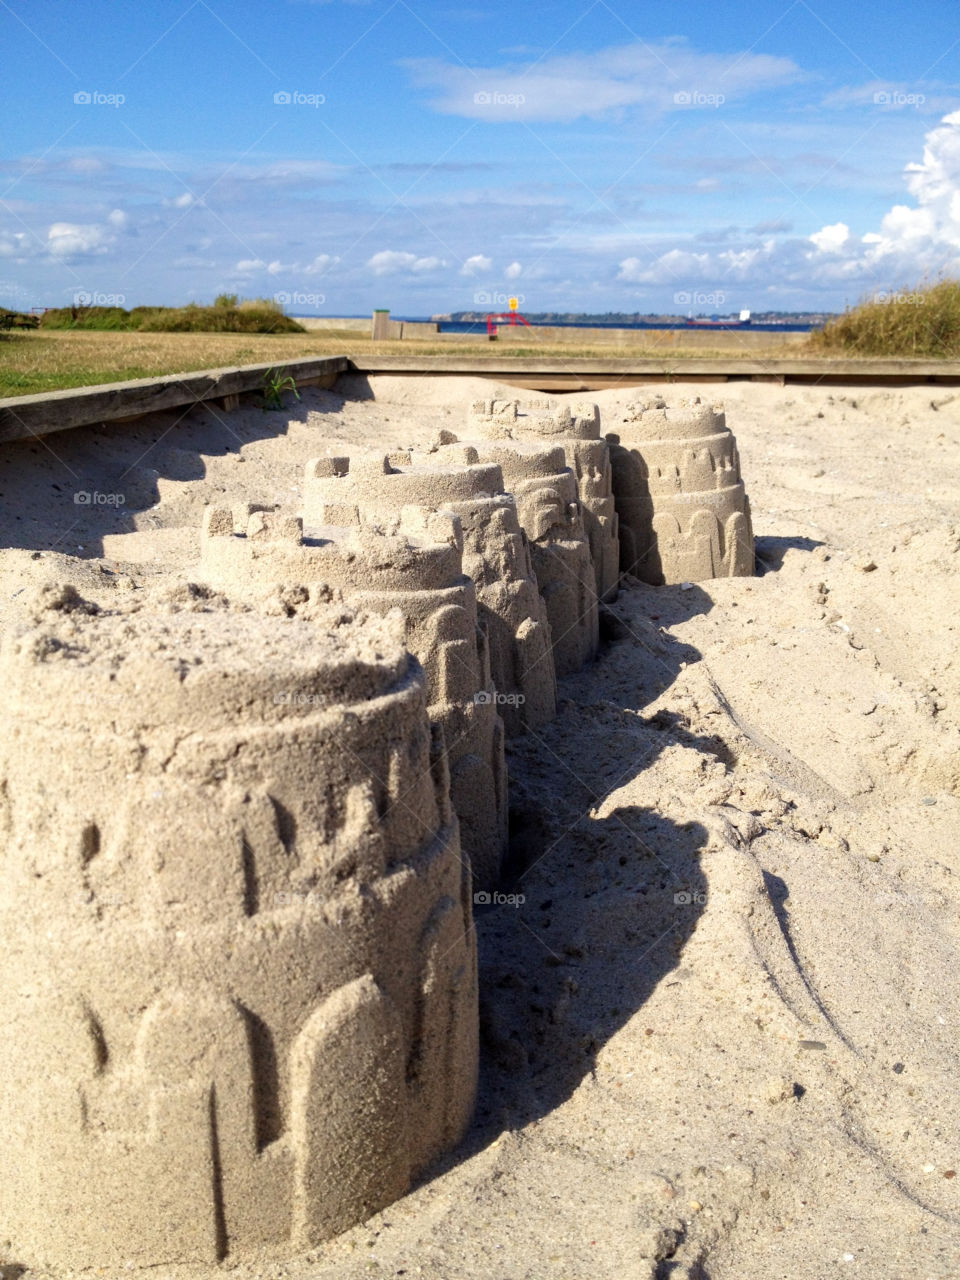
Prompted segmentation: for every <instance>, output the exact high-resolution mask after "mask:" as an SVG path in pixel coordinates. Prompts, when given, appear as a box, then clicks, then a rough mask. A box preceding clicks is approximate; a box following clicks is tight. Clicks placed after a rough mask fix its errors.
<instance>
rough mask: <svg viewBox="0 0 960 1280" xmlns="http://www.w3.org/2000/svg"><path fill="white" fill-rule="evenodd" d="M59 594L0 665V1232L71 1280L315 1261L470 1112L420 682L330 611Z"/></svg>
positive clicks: (454, 905) (464, 893)
mask: <svg viewBox="0 0 960 1280" xmlns="http://www.w3.org/2000/svg"><path fill="white" fill-rule="evenodd" d="M59 603H60V606H61V611H60V612H59V613H57V614H53V613H49V614H45V615H43V617H42V620H41V622H40V625H39V626H38V627H37V628H36V629H35V630H33V631H30V632H27V633H24V634H22V635H21V636H20V637H19V638H17V639H16V640H14V641H8V643H7V644H6V645H5V647H4V649H3V652H2V655H0V666H2V671H3V679H2V682H0V683H2V695H0V696H2V699H3V713H4V723H5V725H6V728H7V733H6V736H5V742H4V746H3V755H2V777H3V783H2V792H0V800H2V810H0V816H2V821H3V825H4V828H5V840H6V846H7V850H8V857H7V862H6V867H5V871H4V876H3V881H2V885H0V922H2V928H3V939H4V946H3V952H2V958H0V966H2V971H3V981H2V982H0V1016H2V1025H3V1028H4V1035H3V1037H2V1041H0V1061H2V1066H0V1069H2V1072H3V1080H4V1087H3V1091H2V1100H0V1145H2V1148H3V1167H4V1176H3V1179H2V1181H0V1219H2V1221H3V1224H4V1235H5V1236H6V1237H9V1239H10V1240H11V1241H12V1246H11V1247H12V1249H13V1250H14V1253H15V1255H16V1256H17V1257H22V1258H23V1259H24V1260H29V1261H30V1262H31V1263H36V1264H37V1265H47V1266H50V1267H53V1268H56V1269H58V1270H59V1269H67V1268H88V1267H89V1268H92V1267H97V1266H116V1267H119V1266H122V1265H123V1264H125V1263H129V1264H131V1265H134V1266H136V1265H148V1266H158V1267H161V1268H162V1267H163V1266H165V1265H171V1264H173V1263H175V1262H203V1263H208V1264H209V1263H216V1262H217V1261H218V1260H221V1259H230V1260H235V1259H236V1260H242V1259H245V1258H254V1257H259V1256H261V1255H262V1254H266V1255H272V1256H277V1255H280V1256H282V1255H284V1254H289V1253H292V1252H294V1251H302V1250H303V1249H306V1248H308V1247H310V1246H311V1245H314V1244H316V1243H317V1242H319V1241H322V1240H324V1239H326V1238H328V1237H330V1236H332V1235H334V1234H336V1233H337V1232H339V1231H342V1230H343V1229H345V1228H346V1227H349V1226H351V1225H352V1224H353V1223H356V1222H358V1221H360V1220H362V1219H363V1218H365V1217H366V1216H368V1215H369V1214H370V1213H371V1212H373V1211H375V1210H377V1209H379V1208H381V1207H383V1206H384V1205H386V1204H388V1203H389V1202H390V1201H391V1200H393V1199H394V1198H396V1197H397V1196H399V1195H401V1194H402V1193H403V1192H404V1191H405V1189H406V1188H407V1186H408V1185H409V1182H410V1179H411V1176H412V1175H414V1174H415V1173H416V1171H417V1170H419V1169H421V1168H422V1167H423V1166H424V1165H425V1164H426V1163H427V1162H428V1161H429V1160H430V1159H431V1158H432V1157H434V1156H436V1155H437V1154H438V1153H439V1152H441V1151H443V1150H444V1149H446V1148H449V1147H450V1146H451V1145H452V1144H454V1143H455V1142H456V1141H457V1139H458V1137H459V1136H460V1135H461V1133H462V1132H463V1130H464V1128H465V1126H466V1124H467V1121H468V1118H469V1116H470V1112H471V1108H472V1100H473V1094H474V1085H475V1072H476V1060H477V1031H476V1026H477V1011H476V985H475V984H476V976H475V975H476V969H475V944H474V934H473V927H472V922H471V907H470V893H469V883H468V877H466V876H465V875H464V872H463V862H462V860H461V857H460V852H459V847H458V841H457V824H456V821H455V819H454V817H453V814H452V811H451V809H450V805H449V798H448V792H447V776H446V765H445V759H444V757H443V754H442V751H438V750H437V748H436V744H435V743H434V741H433V734H432V731H431V728H430V724H429V720H428V716H427V705H426V696H425V685H424V678H423V673H422V671H421V669H420V668H419V666H418V664H417V663H416V662H415V661H414V660H413V659H412V658H410V657H409V655H408V654H407V652H406V651H405V649H404V646H403V642H402V636H401V635H400V634H399V632H398V628H397V627H396V626H395V625H394V624H393V623H392V622H387V621H384V620H383V619H380V618H374V619H372V620H371V619H364V618H360V619H355V618H351V617H349V615H347V614H346V613H345V612H344V611H343V610H342V609H340V610H339V611H337V613H336V614H335V615H334V616H333V617H332V618H331V620H330V623H329V624H328V625H321V624H316V625H314V624H311V623H308V622H305V621H301V620H298V619H283V618H264V617H260V616H258V615H256V614H254V613H247V614H236V613H230V612H226V611H223V612H206V613H187V612H183V613H172V614H167V615H159V614H146V613H139V614H132V615H128V616H120V615H115V614H114V615H103V614H100V615H92V616H91V615H90V614H89V613H86V612H84V611H83V609H82V607H80V608H78V607H77V604H78V602H77V600H76V598H75V596H74V598H73V600H71V599H70V595H69V589H68V591H67V592H65V593H64V595H63V596H62V597H61V600H60V602H59ZM80 603H81V605H82V602H80ZM158 1274H159V1273H158Z"/></svg>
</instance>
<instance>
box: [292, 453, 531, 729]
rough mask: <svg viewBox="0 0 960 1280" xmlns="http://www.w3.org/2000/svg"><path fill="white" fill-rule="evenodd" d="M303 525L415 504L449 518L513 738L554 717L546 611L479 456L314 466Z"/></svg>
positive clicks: (501, 496)
mask: <svg viewBox="0 0 960 1280" xmlns="http://www.w3.org/2000/svg"><path fill="white" fill-rule="evenodd" d="M303 493H304V523H305V525H306V527H307V528H308V529H310V528H311V527H315V526H327V525H331V524H333V525H338V524H355V523H358V522H359V520H360V516H361V513H362V514H363V516H364V518H365V519H367V520H370V521H372V520H376V519H378V518H380V519H382V518H383V517H384V516H387V515H393V516H396V515H397V514H398V513H399V512H400V511H401V510H402V509H403V507H405V506H407V505H409V504H416V505H419V506H422V507H426V508H428V509H429V510H433V511H437V510H440V509H443V510H445V511H451V512H453V513H454V515H456V516H457V517H458V518H459V520H460V525H461V528H462V530H463V571H464V573H467V574H469V576H470V577H471V578H472V579H473V582H474V584H475V586H476V591H477V606H478V612H479V618H480V623H481V626H482V628H483V630H484V631H485V632H486V636H487V642H488V646H489V652H490V671H491V675H492V677H493V684H494V689H495V691H496V700H497V707H498V710H499V712H500V715H501V716H502V717H503V721H504V725H505V727H506V731H507V733H508V734H511V735H512V734H516V733H519V732H521V731H522V730H523V729H524V728H525V727H529V728H531V729H536V728H539V726H541V725H543V724H545V723H546V722H547V721H548V720H550V719H552V717H553V715H554V713H555V711H556V674H555V669H554V662H553V653H552V649H551V645H550V626H549V623H548V621H547V613H546V608H545V606H544V604H543V601H542V600H541V598H540V595H539V592H538V589H537V580H536V577H535V576H534V572H533V568H532V565H531V561H530V551H529V548H528V547H527V543H526V539H525V537H524V535H523V532H522V530H521V528H520V523H519V521H518V518H517V509H516V504H515V502H514V500H513V498H512V496H511V495H509V494H507V493H505V492H504V487H503V474H502V472H501V470H500V468H499V467H498V466H495V465H490V464H484V465H479V464H478V462H477V453H476V450H475V449H471V448H469V447H461V446H451V447H450V448H446V449H443V450H441V451H440V452H439V453H438V454H412V453H393V454H390V455H389V457H388V458H384V456H383V455H377V456H376V457H372V458H364V457H363V456H358V457H356V458H355V459H354V460H353V462H352V463H351V460H350V459H349V458H315V459H312V460H311V461H310V462H308V463H307V468H306V476H305V478H304V487H303Z"/></svg>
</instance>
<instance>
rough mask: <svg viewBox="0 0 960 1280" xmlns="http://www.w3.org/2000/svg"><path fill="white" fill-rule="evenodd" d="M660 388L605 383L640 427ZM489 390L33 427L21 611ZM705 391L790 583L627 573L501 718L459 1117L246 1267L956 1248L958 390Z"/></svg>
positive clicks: (826, 1271)
mask: <svg viewBox="0 0 960 1280" xmlns="http://www.w3.org/2000/svg"><path fill="white" fill-rule="evenodd" d="M663 392H664V388H662V387H658V388H648V389H639V390H638V389H630V390H627V391H607V392H602V393H598V394H596V395H595V396H593V397H591V398H594V399H596V400H597V401H598V402H599V403H600V405H601V409H602V415H603V419H602V420H603V429H604V431H606V432H615V431H616V430H617V427H618V423H619V421H620V406H622V405H623V404H624V403H625V402H626V401H627V400H628V399H632V398H635V397H636V396H638V395H643V396H651V395H653V394H657V393H660V394H662V393H663ZM502 393H503V394H510V393H509V390H508V389H506V388H504V389H503V391H502ZM480 394H486V395H494V394H501V391H500V389H499V388H498V387H497V386H496V385H495V384H491V383H487V382H479V381H477V380H471V379H439V378H437V379H430V378H424V379H422V380H412V379H400V378H386V377H384V378H378V379H375V380H373V385H372V387H371V384H370V383H367V382H364V381H361V380H357V379H354V380H352V381H351V380H344V381H343V382H342V383H341V384H340V385H338V387H337V388H336V391H335V392H320V391H307V392H305V393H304V395H303V399H302V401H301V402H300V403H299V404H297V405H295V406H294V408H293V409H292V410H291V411H290V412H284V413H282V414H281V413H263V412H261V411H259V410H258V409H252V408H244V409H242V410H240V411H238V412H236V413H234V414H231V415H229V416H228V417H225V416H223V415H220V414H217V413H214V412H211V411H209V410H206V409H204V410H202V411H195V412H193V413H191V414H190V415H189V416H187V417H183V418H178V417H177V416H176V415H173V414H170V415H158V416H157V417H156V418H154V419H152V420H150V421H149V422H144V423H139V424H133V425H127V426H113V427H110V428H108V429H100V430H82V431H74V432H70V433H63V434H61V435H55V436H51V437H49V438H47V439H45V440H42V441H37V442H34V443H32V444H31V443H23V444H13V445H6V446H4V448H3V450H2V451H0V495H2V517H0V518H2V526H3V527H2V533H3V540H4V541H3V545H4V547H5V548H8V549H5V550H4V551H3V552H2V553H0V598H2V601H3V605H4V608H3V616H2V622H3V626H4V627H5V628H9V627H11V626H16V625H18V622H19V619H20V616H21V614H22V612H23V609H24V602H26V601H28V600H29V599H30V598H31V595H32V593H33V591H34V590H35V586H36V584H37V583H38V582H42V581H46V580H51V581H64V580H66V581H69V582H72V583H74V584H75V585H76V586H77V587H78V589H79V590H80V591H81V592H82V594H84V595H87V596H91V597H93V598H94V599H97V600H99V601H100V602H101V603H103V604H107V603H109V602H110V601H111V600H116V599H117V598H118V595H123V596H124V597H128V596H130V595H131V594H132V593H136V592H139V591H143V592H144V593H145V595H144V597H143V598H148V597H149V594H150V593H151V592H153V591H157V590H161V591H162V590H168V589H169V587H168V585H167V584H168V582H169V579H170V577H171V576H175V577H181V578H185V579H189V578H190V566H191V564H193V563H195V562H196V560H197V559H198V556H199V527H200V522H201V519H202V513H203V508H204V506H205V505H207V504H209V503H211V502H218V501H223V500H224V499H226V500H227V501H229V502H242V501H264V500H266V501H280V502H284V503H288V504H291V505H293V506H297V504H298V502H299V496H300V490H301V487H302V468H303V464H304V462H305V461H306V459H307V458H308V457H311V456H315V455H317V454H322V453H324V452H326V451H330V452H335V453H350V452H351V451H353V452H355V451H357V450H358V449H360V448H367V447H371V448H372V447H384V448H396V447H404V446H409V445H418V444H423V443H424V442H426V441H428V440H430V439H431V438H432V437H433V436H435V435H436V433H437V429H438V428H439V427H441V426H442V427H446V428H447V429H450V430H453V431H457V430H458V428H461V426H462V424H463V422H464V419H465V411H466V406H467V403H468V401H469V400H470V399H471V397H473V396H476V395H480ZM689 394H700V395H702V396H704V397H705V398H706V397H710V398H717V399H719V398H722V399H723V400H724V402H725V404H726V409H727V420H728V423H729V425H730V427H731V428H732V430H733V431H734V432H735V434H736V436H737V439H738V442H739V446H740V452H741V457H742V463H743V473H744V477H745V480H746V483H747V489H748V492H749V494H750V498H751V502H752V506H753V515H754V524H755V529H756V533H757V538H758V542H757V559H758V567H759V570H760V573H759V576H758V577H756V578H754V579H745V578H734V579H724V580H717V581H710V582H705V583H701V584H698V585H686V586H684V587H679V586H677V587H664V588H653V587H646V586H640V585H637V584H630V585H628V586H627V587H626V588H625V589H624V590H623V591H622V592H621V594H620V597H619V599H618V601H617V602H616V603H615V604H614V605H613V606H612V608H611V609H610V610H609V613H608V615H607V617H606V619H605V629H606V642H605V644H604V647H603V649H602V652H601V654H600V657H599V659H598V661H597V662H596V663H594V664H592V665H590V666H589V667H587V668H586V669H584V670H583V671H582V672H581V673H580V674H578V675H576V676H573V677H570V678H568V679H565V680H563V681H562V682H561V711H560V714H559V715H558V717H557V718H556V720H555V721H554V722H552V723H551V724H550V725H548V726H547V727H546V728H544V729H542V730H538V731H537V732H536V733H535V734H528V735H527V736H525V737H523V738H520V739H513V740H512V741H511V743H510V744H509V747H508V753H509V766H510V772H511V799H512V836H513V841H512V865H511V870H510V875H509V877H508V879H507V880H506V882H505V883H504V884H503V886H502V889H503V893H504V894H505V895H512V896H513V897H512V900H510V901H506V902H502V903H500V904H495V905H491V906H489V907H483V906H481V907H480V908H478V912H477V916H478V929H479V936H480V948H481V965H482V968H481V1010H482V1035H483V1060H482V1068H481V1072H482V1078H481V1092H480V1099H479V1104H478V1108H477V1113H476V1119H475V1122H474V1125H473V1127H472V1129H471V1131H470V1133H469V1134H468V1137H467V1139H466V1141H465V1142H464V1143H463V1144H462V1145H461V1146H460V1148H458V1149H457V1150H456V1151H455V1152H454V1153H453V1154H452V1155H451V1156H450V1157H448V1158H447V1159H446V1160H445V1161H444V1163H443V1165H442V1167H441V1168H439V1169H436V1170H434V1171H433V1174H432V1176H431V1177H430V1178H428V1179H426V1180H425V1181H424V1182H423V1183H422V1184H421V1185H420V1186H419V1187H418V1188H417V1189H415V1190H414V1191H413V1192H412V1194H410V1195H408V1196H407V1197H405V1198H404V1199H402V1200H400V1201H399V1202H397V1203H396V1204H394V1205H392V1206H390V1208H389V1209H387V1210H386V1211H385V1212H384V1213H382V1214H380V1215H378V1216H377V1217H375V1218H374V1219H372V1220H371V1221H369V1222H368V1223H366V1224H365V1225H363V1226H361V1227H358V1228H356V1229H354V1230H352V1231H350V1232H348V1233H347V1234H346V1235H344V1236H341V1237H339V1238H338V1239H336V1240H334V1241H332V1242H330V1243H329V1244H328V1245H325V1246H324V1247H322V1248H319V1249H317V1250H316V1251H315V1252H313V1253H311V1254H310V1255H307V1256H304V1257H302V1258H300V1259H297V1260H295V1261H293V1262H288V1263H284V1264H276V1265H274V1266H268V1265H263V1266H260V1267H254V1268H243V1267H240V1268H236V1269H235V1270H232V1271H231V1274H235V1275H236V1276H237V1277H238V1280H252V1278H253V1277H254V1276H263V1277H273V1276H290V1277H304V1278H306V1277H315V1278H316V1280H321V1278H323V1280H332V1278H333V1277H337V1280H340V1278H347V1280H352V1278H354V1277H357V1278H359V1277H361V1276H362V1277H369V1276H371V1275H373V1276H383V1277H388V1276H405V1277H420V1276H422V1277H433V1278H437V1280H440V1278H442V1280H461V1278H463V1280H466V1278H468V1277H470V1278H472V1277H493V1278H496V1280H525V1278H530V1280H543V1278H545V1277H558V1278H559V1280H581V1278H583V1280H597V1278H598V1277H617V1278H619V1277H625V1278H626V1277H629V1278H631V1280H664V1278H666V1277H672V1278H674V1280H679V1278H680V1277H686V1278H688V1280H693V1278H694V1277H708V1278H709V1280H759V1278H761V1277H763V1278H764V1280H766V1278H768V1277H769V1278H771V1280H772V1278H777V1280H779V1278H780V1277H783V1278H784V1280H828V1278H830V1280H832V1278H833V1277H838V1276H839V1277H843V1276H850V1277H863V1278H864V1280H948V1278H950V1277H957V1276H960V1177H956V1176H954V1174H955V1171H956V1170H958V1169H960V1149H958V1141H957V1140H958V1111H957V1105H956V1097H957V1082H958V1078H960V1073H958V1068H960V1053H958V1049H960V1044H958V1033H960V987H958V983H957V971H958V959H960V957H958V949H960V926H958V920H960V916H958V906H960V836H958V827H960V753H958V745H960V744H958V726H960V662H958V658H957V648H958V644H957V642H958V632H957V625H958V617H960V572H958V571H960V394H958V393H957V392H955V391H951V390H944V389H938V388H926V389H924V388H909V389H903V390H891V391H874V390H863V389H847V390H844V389H836V388H830V389H821V388H803V389H798V388H779V387H772V386H759V385H753V384H732V385H730V386H728V387H725V388H714V387H709V388H705V387H689V386H683V385H676V386H672V387H669V388H667V389H666V398H667V400H668V403H669V402H670V401H672V400H673V399H674V398H678V397H680V396H683V395H689ZM576 398H577V399H582V398H583V397H582V396H577V397H576ZM81 490H82V491H87V492H90V493H97V494H100V495H110V494H122V495H123V496H124V499H125V501H124V503H123V505H120V506H117V505H112V504H111V503H110V502H104V501H98V500H94V501H91V503H90V504H89V505H78V504H76V503H75V502H74V500H73V495H74V493H75V491H81ZM519 895H522V899H523V900H522V902H520V903H518V902H517V901H516V898H517V897H518V896H519ZM0 1239H2V1233H0ZM18 1261H19V1260H18V1259H17V1258H16V1257H15V1256H13V1255H7V1256H6V1257H3V1262H5V1263H7V1264H8V1269H9V1268H10V1264H14V1263H17V1262H18ZM160 1272H162V1273H163V1274H164V1275H168V1276H170V1277H171V1278H172V1277H181V1276H188V1275H189V1276H197V1277H200V1276H207V1275H212V1272H209V1271H204V1270H202V1269H200V1270H197V1269H188V1268H185V1269H182V1270H180V1271H176V1270H174V1269H167V1268H161V1269H160ZM160 1272H155V1274H159V1273H160ZM7 1273H8V1272H7V1270H5V1269H4V1268H3V1267H0V1274H2V1275H6V1274H7ZM9 1274H20V1272H19V1271H17V1270H15V1269H9ZM38 1274H39V1273H36V1272H27V1273H26V1275H27V1276H28V1277H32V1276H34V1275H38ZM127 1274H128V1273H127Z"/></svg>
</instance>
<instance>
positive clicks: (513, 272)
mask: <svg viewBox="0 0 960 1280" xmlns="http://www.w3.org/2000/svg"><path fill="white" fill-rule="evenodd" d="M503 274H504V276H505V277H506V278H507V279H508V280H517V279H519V277H520V276H522V275H523V267H521V265H520V263H519V262H511V263H510V265H509V267H507V269H506V271H504V273H503Z"/></svg>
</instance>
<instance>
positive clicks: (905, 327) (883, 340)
mask: <svg viewBox="0 0 960 1280" xmlns="http://www.w3.org/2000/svg"><path fill="white" fill-rule="evenodd" d="M810 341H811V347H812V349H814V350H816V351H819V352H822V353H823V354H824V355H832V356H833V355H837V356H839V355H849V356H887V357H891V358H897V357H899V358H901V359H909V358H911V357H913V358H920V357H943V358H954V359H955V358H956V357H957V356H960V281H957V280H939V281H937V282H936V283H935V284H929V283H924V284H921V285H917V286H916V287H915V288H913V289H907V288H904V289H898V290H894V291H890V292H887V293H877V294H874V295H872V296H871V297H869V298H866V299H864V301H862V302H861V303H859V304H858V305H857V306H855V307H852V308H851V309H850V310H848V311H845V312H844V314H843V315H842V316H838V317H837V318H836V319H835V320H831V321H829V323H828V324H826V325H825V326H824V328H823V329H821V330H820V331H819V332H818V333H814V334H811V339H810Z"/></svg>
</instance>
